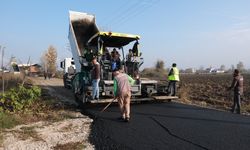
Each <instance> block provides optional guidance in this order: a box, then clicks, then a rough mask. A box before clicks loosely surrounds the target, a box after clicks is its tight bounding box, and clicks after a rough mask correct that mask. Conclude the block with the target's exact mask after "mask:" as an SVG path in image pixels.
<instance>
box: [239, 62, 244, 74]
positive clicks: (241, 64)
mask: <svg viewBox="0 0 250 150" xmlns="http://www.w3.org/2000/svg"><path fill="white" fill-rule="evenodd" d="M237 69H238V70H239V71H241V72H243V71H244V70H245V67H244V64H243V62H242V61H240V62H239V63H238V64H237Z"/></svg>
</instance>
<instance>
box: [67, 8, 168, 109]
mask: <svg viewBox="0 0 250 150" xmlns="http://www.w3.org/2000/svg"><path fill="white" fill-rule="evenodd" d="M69 15H70V17H69V20H70V21H69V36H68V38H69V42H70V47H71V51H72V55H73V58H74V64H75V72H74V75H73V76H72V77H71V78H70V81H69V82H67V83H71V87H72V90H73V93H74V95H75V98H76V101H77V102H78V103H79V104H80V105H83V104H84V103H86V102H89V101H90V97H91V93H92V92H91V91H92V86H91V75H90V74H91V69H92V64H91V60H92V58H93V56H96V57H97V60H98V62H99V63H100V65H101V67H100V68H101V70H100V72H101V78H100V84H99V89H100V96H101V100H99V101H98V102H101V101H106V102H107V101H110V100H112V96H113V77H112V55H111V58H109V57H108V56H110V55H109V54H110V51H111V50H113V49H116V50H117V51H118V53H119V60H120V64H119V65H120V67H121V68H123V69H124V71H125V72H126V73H127V74H129V75H130V76H132V77H133V78H134V79H135V80H136V84H135V85H133V86H132V101H144V100H152V99H153V100H155V99H169V98H170V97H167V96H166V92H165V90H166V86H161V87H160V86H159V85H158V82H157V81H156V80H150V79H141V78H140V76H139V68H140V66H141V65H142V64H143V58H142V57H141V55H142V53H140V51H139V40H140V36H139V35H132V34H124V33H115V32H102V31H99V29H98V27H97V26H96V23H95V16H94V15H90V14H87V13H82V12H75V11H70V12H69ZM127 45H132V46H131V52H132V57H133V60H131V59H126V58H125V54H124V46H127ZM111 53H112V52H111ZM67 86H68V85H66V87H67ZM90 102H94V101H90Z"/></svg>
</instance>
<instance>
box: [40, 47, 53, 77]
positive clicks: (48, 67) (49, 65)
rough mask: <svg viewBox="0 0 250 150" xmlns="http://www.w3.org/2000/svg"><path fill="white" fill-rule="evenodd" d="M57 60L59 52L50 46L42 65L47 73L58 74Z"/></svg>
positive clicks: (44, 54)
mask: <svg viewBox="0 0 250 150" xmlns="http://www.w3.org/2000/svg"><path fill="white" fill-rule="evenodd" d="M56 60H57V51H56V48H54V47H53V46H49V48H48V50H46V51H45V52H44V53H43V55H42V57H41V63H42V66H43V69H44V71H45V72H49V73H52V74H53V73H55V72H56Z"/></svg>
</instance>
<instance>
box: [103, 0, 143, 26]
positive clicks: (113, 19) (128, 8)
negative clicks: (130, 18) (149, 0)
mask: <svg viewBox="0 0 250 150" xmlns="http://www.w3.org/2000/svg"><path fill="white" fill-rule="evenodd" d="M129 2H130V3H126V4H123V5H124V6H123V5H121V7H119V8H120V9H118V10H117V11H115V12H113V14H115V15H114V16H113V17H108V19H107V20H106V22H105V23H104V26H108V25H110V24H112V25H113V24H114V23H116V22H117V20H119V18H121V17H124V16H127V14H128V13H131V11H132V10H133V9H136V7H139V4H140V3H141V1H136V2H134V1H133V2H132V3H131V1H129ZM133 6H136V7H133ZM117 12H118V13H117Z"/></svg>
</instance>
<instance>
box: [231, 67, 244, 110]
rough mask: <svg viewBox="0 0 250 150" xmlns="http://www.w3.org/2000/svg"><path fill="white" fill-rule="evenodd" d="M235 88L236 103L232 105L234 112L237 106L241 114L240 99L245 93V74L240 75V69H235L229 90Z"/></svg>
mask: <svg viewBox="0 0 250 150" xmlns="http://www.w3.org/2000/svg"><path fill="white" fill-rule="evenodd" d="M231 89H234V103H233V106H232V110H231V111H232V113H234V111H235V109H236V107H237V109H236V112H237V113H238V114H240V100H241V96H242V95H243V76H241V75H240V72H239V70H238V69H235V70H234V73H233V81H232V84H231V86H230V87H229V88H228V90H231Z"/></svg>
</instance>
